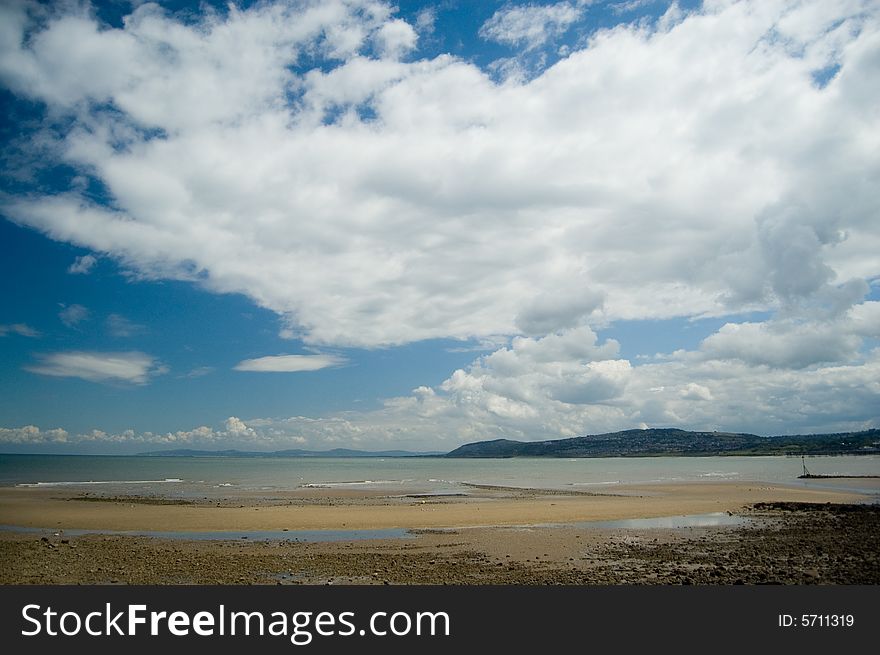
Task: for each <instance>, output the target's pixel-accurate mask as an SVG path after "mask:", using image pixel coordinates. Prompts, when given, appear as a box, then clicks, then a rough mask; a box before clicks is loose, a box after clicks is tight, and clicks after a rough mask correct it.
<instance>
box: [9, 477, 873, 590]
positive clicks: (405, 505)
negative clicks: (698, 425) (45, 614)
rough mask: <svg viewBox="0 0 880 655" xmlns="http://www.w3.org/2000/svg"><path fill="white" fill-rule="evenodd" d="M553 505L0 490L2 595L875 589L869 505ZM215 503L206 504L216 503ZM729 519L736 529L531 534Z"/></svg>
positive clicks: (667, 494)
mask: <svg viewBox="0 0 880 655" xmlns="http://www.w3.org/2000/svg"><path fill="white" fill-rule="evenodd" d="M615 493H616V495H591V494H578V495H564V494H559V493H553V492H544V491H541V490H511V489H500V488H481V489H478V490H476V494H475V496H472V497H467V498H463V497H453V498H430V499H426V498H407V497H403V498H401V497H389V496H384V495H382V494H381V493H372V494H362V493H359V492H354V493H351V492H346V493H336V492H334V491H332V490H317V489H312V490H307V491H306V492H303V493H300V492H290V493H287V494H278V495H275V496H272V497H268V498H267V497H263V496H260V495H258V494H255V495H252V496H247V495H244V496H241V495H240V496H236V497H234V498H233V497H228V498H225V499H193V500H187V501H183V502H186V503H188V504H162V503H165V502H171V503H180V502H182V501H180V500H179V499H162V498H152V497H151V498H138V497H102V496H95V495H89V496H85V495H83V494H79V493H76V492H73V493H64V494H62V493H59V492H58V490H45V489H3V490H0V523H2V524H5V525H18V526H30V527H32V528H50V529H49V530H44V531H40V532H21V531H14V530H12V531H3V532H0V564H2V566H0V583H3V584H20V583H23V584H77V583H83V584H736V583H746V584H759V583H788V584H814V583H819V584H878V583H880V507H878V506H877V505H865V504H852V503H854V502H859V501H863V500H864V496H860V495H858V494H850V493H839V492H831V491H824V490H818V491H817V490H810V489H804V488H795V487H781V486H772V485H763V484H748V483H725V484H704V483H698V484H686V485H664V486H659V485H658V486H640V487H630V488H626V489H623V488H621V489H615ZM218 503H219V504H220V506H219V507H218V506H217V504H218ZM707 512H729V513H731V514H733V515H736V516H739V517H742V519H743V521H744V524H743V525H739V526H722V527H719V526H716V527H684V528H673V529H660V528H637V529H633V528H607V527H606V528H597V527H591V526H588V525H582V524H581V525H557V526H552V527H551V526H546V525H543V526H541V525H537V524H548V523H562V524H571V523H577V522H580V521H596V520H614V519H629V518H646V517H654V516H671V515H687V514H705V513H707ZM390 527H402V528H408V529H409V530H410V531H409V533H408V536H407V537H406V538H400V539H383V540H366V541H331V542H323V543H308V542H296V541H292V540H284V539H273V540H269V541H261V542H254V541H252V540H245V539H238V540H226V541H217V540H207V541H197V540H185V539H158V538H151V537H142V536H128V535H112V534H89V535H82V536H71V535H69V534H65V532H64V530H65V529H67V530H70V529H74V528H85V529H89V528H91V529H98V530H171V531H175V530H180V531H199V530H224V531H227V530H284V529H289V530H292V531H293V530H297V529H327V530H332V529H337V530H338V529H355V528H390Z"/></svg>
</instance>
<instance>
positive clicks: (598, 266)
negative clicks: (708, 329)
mask: <svg viewBox="0 0 880 655" xmlns="http://www.w3.org/2000/svg"><path fill="white" fill-rule="evenodd" d="M23 6H24V5H10V6H7V7H6V8H5V9H4V11H5V12H6V14H7V15H8V16H7V18H9V20H8V21H6V23H5V25H6V29H5V30H4V31H3V36H2V39H3V40H2V42H0V79H2V81H3V83H5V84H6V85H7V86H8V87H9V88H10V89H11V90H13V91H14V92H15V93H17V94H18V95H20V96H22V97H26V98H29V99H33V100H38V101H41V102H45V103H46V104H47V106H48V107H49V108H50V110H51V112H53V115H66V116H69V117H71V118H72V119H73V120H72V121H71V122H70V123H69V124H70V125H71V126H72V127H71V129H69V130H67V131H62V132H61V133H60V134H59V135H58V137H57V139H58V147H57V148H56V149H55V150H54V151H53V152H55V153H56V157H57V158H58V160H59V161H60V163H63V164H66V165H69V166H72V167H74V168H76V169H78V170H80V171H82V174H83V175H86V176H93V177H95V178H97V180H98V181H100V183H102V184H103V185H104V187H105V188H106V189H107V192H108V195H109V196H110V197H111V198H112V201H113V202H112V206H104V205H98V204H95V203H94V202H93V201H91V200H90V199H89V198H88V197H87V196H86V195H84V193H83V192H82V191H81V190H80V189H79V188H78V187H71V189H69V190H68V191H67V192H64V193H57V194H53V195H40V194H39V193H34V194H31V195H28V196H17V197H10V196H6V197H4V198H3V201H2V203H3V211H4V213H5V214H7V215H8V216H10V217H11V218H12V219H13V220H15V221H17V222H18V223H21V224H24V225H28V226H31V227H34V228H37V229H39V230H41V231H43V232H45V233H46V234H48V235H50V236H51V237H53V238H55V239H60V240H64V241H70V242H74V243H76V244H78V245H80V246H85V247H90V248H93V249H95V250H96V251H100V252H102V253H107V254H108V256H112V257H114V258H116V259H117V260H118V261H119V262H121V263H122V264H123V266H125V267H127V268H129V269H131V270H133V271H135V272H137V274H138V275H141V276H145V277H153V278H175V279H186V280H192V281H194V282H195V283H197V284H200V285H203V286H204V287H205V288H207V289H209V290H212V291H217V292H240V293H244V294H247V295H248V296H250V297H251V298H252V299H253V300H254V301H255V302H257V303H258V304H260V305H261V306H264V307H267V308H269V309H271V310H273V311H275V312H277V313H278V314H279V315H280V316H281V318H282V321H283V323H284V325H285V327H286V328H287V329H289V330H291V331H292V333H295V334H297V335H299V336H301V337H302V338H304V339H305V340H307V341H308V342H310V343H315V344H333V345H349V346H367V347H372V346H380V345H391V344H399V343H406V342H411V341H417V340H422V339H430V338H455V339H468V338H475V337H476V338H479V337H482V336H487V335H498V334H507V335H514V334H517V333H521V332H522V331H523V328H526V329H525V331H526V332H532V330H537V329H541V328H543V327H544V323H542V322H541V321H540V320H537V321H532V320H530V319H531V316H530V312H531V311H532V307H533V305H534V303H535V299H536V298H542V297H549V296H552V295H554V294H557V293H560V290H579V289H584V290H590V291H589V292H590V293H595V294H601V295H602V297H604V299H605V300H604V302H603V304H602V306H601V309H599V310H598V311H597V313H596V314H595V315H594V316H593V317H592V318H591V319H590V320H594V321H595V320H602V321H605V322H607V321H613V320H617V319H638V318H664V317H671V316H696V315H701V316H705V315H719V314H735V313H737V312H742V311H752V310H754V309H774V308H776V307H778V306H780V305H782V304H785V303H789V304H790V303H793V302H796V301H797V300H798V299H799V298H800V297H806V296H810V295H814V294H820V293H822V290H823V288H825V287H827V286H828V285H840V284H842V283H845V282H847V281H848V280H853V279H858V280H865V279H869V278H871V277H873V276H876V275H877V274H878V270H877V258H876V254H875V253H876V252H877V251H878V250H880V234H878V231H877V227H876V225H877V223H876V221H875V220H874V219H875V217H876V216H877V214H878V211H880V207H878V202H880V201H878V200H877V199H878V198H880V189H878V176H877V175H875V174H873V173H872V172H871V171H876V170H877V167H878V162H877V154H876V153H877V152H878V151H880V147H878V146H880V142H878V137H877V133H876V130H875V129H874V127H873V126H874V124H875V115H874V113H873V112H874V108H875V107H876V105H877V101H878V97H877V91H876V89H878V88H880V83H878V79H877V76H878V71H877V69H876V66H875V65H874V64H873V63H872V62H874V61H875V60H876V52H877V50H878V48H880V38H878V34H880V27H878V12H880V9H878V7H877V5H876V3H871V2H859V1H854V2H851V3H825V2H820V1H818V0H811V1H806V2H793V1H792V2H786V1H783V0H779V1H774V2H751V1H746V0H742V1H739V2H725V3H707V4H706V5H705V6H703V7H702V8H701V9H699V10H694V11H691V12H678V13H674V12H673V13H671V14H669V15H667V17H666V19H665V20H663V21H658V22H657V23H654V24H645V23H636V24H631V25H627V24H624V25H619V26H617V27H615V28H614V29H607V30H600V31H598V32H596V33H595V34H593V35H592V38H591V39H590V40H589V41H588V42H587V43H586V44H585V45H583V46H582V47H580V48H578V49H573V50H572V52H571V53H570V54H569V55H568V56H567V57H566V58H565V59H564V60H562V61H559V62H558V63H556V64H554V65H552V66H550V67H548V68H546V69H545V70H543V71H541V72H540V74H538V75H536V76H535V77H534V78H533V79H531V80H530V81H528V82H524V81H523V82H516V81H508V82H506V83H503V84H497V83H495V82H493V81H492V79H491V77H490V76H489V75H488V73H487V72H486V71H483V70H480V69H479V68H477V67H476V66H475V65H473V64H471V63H467V62H464V61H461V60H458V59H455V58H453V57H450V56H447V55H443V56H439V57H436V58H434V59H430V60H427V59H419V60H414V61H410V62H401V61H398V60H397V59H395V58H394V57H391V56H389V55H390V54H391V52H392V51H394V52H396V53H398V54H399V53H400V52H402V50H401V48H403V46H405V45H406V44H408V43H410V42H411V37H410V32H409V31H408V29H409V28H407V27H406V26H405V25H404V24H403V23H402V22H400V19H398V18H395V17H394V16H393V14H392V12H391V9H390V8H389V7H388V6H387V5H384V4H381V3H376V2H368V1H367V0H358V1H352V2H341V0H340V1H335V2H320V3H319V2H305V3H296V4H287V3H283V4H282V3H258V4H257V5H254V6H253V7H251V8H248V9H244V10H230V11H229V12H226V13H214V14H210V15H208V16H207V17H203V18H201V19H197V20H195V21H192V20H190V21H188V22H184V21H182V20H179V19H178V18H177V17H175V16H174V15H173V14H169V13H166V12H164V11H163V10H162V9H161V8H159V7H158V6H157V5H154V4H147V5H142V6H140V7H138V8H137V9H135V10H134V11H133V13H132V14H131V15H130V16H129V17H128V18H127V19H126V22H125V25H124V26H123V27H122V28H118V29H110V28H107V27H106V26H101V25H99V24H98V23H97V22H96V21H95V19H94V17H93V16H92V15H90V14H88V13H87V12H80V11H78V10H74V9H71V8H70V6H69V5H62V6H59V7H58V8H56V9H54V10H53V11H50V12H49V14H48V16H47V17H46V18H45V20H44V21H43V22H42V23H35V22H34V20H33V19H32V18H29V17H28V14H27V12H26V11H24V10H23V9H21V7H23ZM548 7H549V9H552V10H553V11H555V12H558V13H559V16H572V15H574V13H577V11H580V7H579V6H578V5H574V4H571V3H557V4H556V5H550V6H548ZM508 9H509V10H510V11H513V10H514V9H517V8H516V7H511V8H508ZM519 9H522V10H525V8H523V7H522V6H520V7H519ZM565 20H567V19H563V18H559V19H558V20H557V21H556V22H555V23H547V24H548V25H549V24H552V25H561V24H563V23H564V22H565ZM500 24H501V21H500V19H499V25H500ZM487 29H488V28H487ZM25 32H27V33H28V35H29V37H28V38H27V39H24V38H23V35H24V34H25ZM395 35H396V36H395ZM404 37H405V38H404ZM511 38H512V37H511ZM522 38H525V37H522ZM229 43H235V44H236V46H235V47H234V48H230V47H228V44H229ZM381 43H384V44H385V45H384V46H382V45H381ZM377 44H379V45H377ZM383 48H384V49H383ZM372 52H376V53H377V55H376V56H371V53H372ZM383 53H384V54H383ZM306 57H309V58H311V59H309V60H313V59H314V58H318V59H321V60H322V62H323V63H322V65H321V66H315V67H303V66H301V63H302V62H304V61H306ZM828 67H833V69H834V70H836V71H837V72H836V74H835V75H834V76H833V77H832V78H831V79H829V80H827V81H826V83H824V84H817V82H816V79H815V74H816V71H821V70H826V69H828ZM108 103H110V104H112V106H113V107H114V111H106V107H107V106H108ZM413 143H418V147H413V145H412V144H413ZM34 147H36V146H34ZM220 162H222V164H221V163H220ZM866 172H867V173H866ZM566 293H567V291H566ZM572 295H575V294H574V293H572ZM561 311H562V314H565V312H564V311H563V310H561ZM544 313H546V312H544ZM551 313H552V312H551ZM538 314H541V312H538ZM538 318H540V316H539V317H538ZM560 318H562V319H563V320H562V322H561V323H557V325H558V326H559V327H564V326H565V325H566V324H567V323H569V324H570V321H569V320H568V319H571V318H572V317H571V316H566V315H561V316H560ZM572 320H574V319H572ZM546 327H547V328H549V329H552V328H553V327H555V325H554V321H550V322H548V323H546Z"/></svg>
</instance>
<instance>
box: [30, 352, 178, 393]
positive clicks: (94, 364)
mask: <svg viewBox="0 0 880 655" xmlns="http://www.w3.org/2000/svg"><path fill="white" fill-rule="evenodd" d="M38 357H39V360H40V362H39V364H34V365H31V366H26V367H25V370H26V371H30V372H31V373H38V374H40V375H49V376H52V377H73V378H81V379H83V380H88V381H89V382H124V383H129V384H138V385H140V384H146V383H147V382H149V380H150V378H151V377H153V376H155V375H160V374H162V373H166V372H167V370H168V369H167V368H166V367H165V366H163V365H161V364H160V363H159V362H157V361H156V359H155V358H153V357H151V356H150V355H146V354H144V353H141V352H136V351H133V352H111V353H107V352H78V351H74V352H61V353H52V354H46V355H39V356H38Z"/></svg>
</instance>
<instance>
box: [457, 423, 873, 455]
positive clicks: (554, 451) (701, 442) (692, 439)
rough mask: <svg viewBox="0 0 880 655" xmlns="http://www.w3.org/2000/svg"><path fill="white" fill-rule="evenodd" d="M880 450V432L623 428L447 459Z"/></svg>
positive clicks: (468, 449)
mask: <svg viewBox="0 0 880 655" xmlns="http://www.w3.org/2000/svg"><path fill="white" fill-rule="evenodd" d="M868 453H880V430H878V429H874V430H865V431H863V432H841V433H835V434H805V435H785V436H776V437H762V436H759V435H756V434H748V433H740V432H690V431H687V430H679V429H676V428H652V429H648V430H624V431H622V432H609V433H606V434H596V435H592V436H584V437H573V438H570V439H555V440H551V441H532V442H529V441H511V440H509V439H496V440H494V441H479V442H476V443H470V444H465V445H464V446H461V447H459V448H456V449H455V450H453V451H452V452H450V453H447V454H446V457H456V458H457V457H649V456H662V455H676V456H682V455H841V454H848V455H857V454H868Z"/></svg>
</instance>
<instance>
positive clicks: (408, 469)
mask: <svg viewBox="0 0 880 655" xmlns="http://www.w3.org/2000/svg"><path fill="white" fill-rule="evenodd" d="M806 463H807V467H808V468H809V470H810V471H811V472H812V473H821V474H826V475H831V474H836V475H880V456H878V455H862V456H835V457H808V458H807V459H806ZM801 472H802V466H801V458H800V457H784V456H767V457H634V458H630V457H627V458H580V459H545V458H540V459H538V458H535V459H533V458H514V459H443V458H432V457H407V458H228V457H113V456H102V457H98V456H74V455H0V486H24V487H63V488H68V489H76V490H78V491H83V492H85V491H89V492H98V493H102V494H138V495H150V494H155V495H162V496H168V497H180V498H187V497H196V496H199V497H206V496H207V497H222V496H233V495H235V493H236V492H248V493H251V492H264V493H266V494H267V495H271V494H272V493H273V492H280V491H285V490H293V489H298V488H302V487H311V488H336V489H345V488H350V489H375V490H381V491H383V492H385V493H389V494H401V495H410V494H429V495H430V494H437V495H443V494H469V493H473V492H474V489H473V487H472V486H470V485H497V486H505V487H523V488H544V489H558V490H583V491H602V490H607V491H610V490H613V488H614V487H617V486H622V485H626V484H639V483H642V484H657V483H661V484H662V483H676V482H687V481H725V480H726V481H753V482H772V483H784V484H791V485H804V486H816V487H822V488H826V489H829V488H836V489H858V490H861V491H863V490H865V489H868V490H873V492H874V494H877V493H878V490H877V487H878V485H877V484H872V483H876V482H877V481H870V483H864V482H863V481H859V480H853V479H839V480H818V481H812V480H798V477H797V476H798V475H800V474H801Z"/></svg>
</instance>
